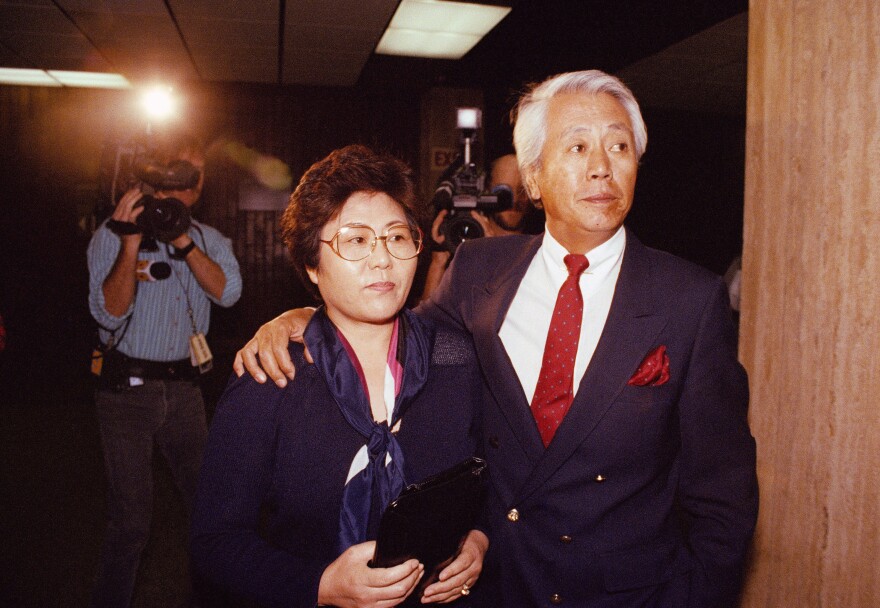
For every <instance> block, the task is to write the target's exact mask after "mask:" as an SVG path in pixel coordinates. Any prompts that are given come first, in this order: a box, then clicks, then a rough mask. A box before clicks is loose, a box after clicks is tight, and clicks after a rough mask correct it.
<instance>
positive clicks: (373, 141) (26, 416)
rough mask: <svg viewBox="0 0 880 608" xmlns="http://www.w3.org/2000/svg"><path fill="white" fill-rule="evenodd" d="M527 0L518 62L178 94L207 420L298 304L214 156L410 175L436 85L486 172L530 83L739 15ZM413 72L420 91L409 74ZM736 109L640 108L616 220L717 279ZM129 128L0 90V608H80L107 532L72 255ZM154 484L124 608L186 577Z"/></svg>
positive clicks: (170, 504) (169, 493) (261, 220)
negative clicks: (631, 168)
mask: <svg viewBox="0 0 880 608" xmlns="http://www.w3.org/2000/svg"><path fill="white" fill-rule="evenodd" d="M527 4H528V6H530V7H531V8H529V11H531V13H530V19H531V21H532V26H533V27H530V28H528V29H522V28H523V26H522V25H519V24H520V23H521V22H516V23H508V24H506V22H503V23H502V26H501V27H500V31H499V32H498V33H496V34H495V35H497V36H504V37H508V38H509V39H518V40H519V41H520V44H518V45H517V53H518V54H517V57H518V60H514V59H511V58H505V57H504V55H503V53H502V54H500V55H499V52H500V51H497V50H491V51H490V50H483V51H481V50H480V47H478V48H477V49H476V50H475V53H474V54H473V55H472V56H470V59H469V61H467V62H465V63H463V64H461V66H458V67H456V68H453V67H450V65H449V64H448V63H441V64H428V63H427V62H422V61H417V60H391V59H389V58H381V57H373V58H372V59H371V60H370V61H369V62H368V65H367V67H366V68H365V71H364V74H363V76H362V78H361V82H360V84H359V85H358V86H357V87H353V88H346V89H334V88H306V87H292V86H287V87H280V86H279V87H275V86H267V85H235V84H212V83H198V84H191V85H188V86H187V87H184V88H183V90H182V95H183V96H184V97H185V98H186V99H187V100H188V101H187V115H186V118H185V126H186V127H187V128H190V129H191V130H193V131H195V132H196V133H198V134H199V135H201V136H202V137H203V138H204V139H205V140H206V141H207V142H208V143H209V144H210V143H213V144H214V147H212V148H211V150H212V153H211V154H210V155H209V162H208V168H207V181H206V187H205V191H204V194H203V199H202V202H201V203H200V205H199V208H198V210H197V212H196V216H197V217H198V218H199V219H202V220H203V221H206V222H207V223H209V224H211V225H213V226H215V227H217V228H218V229H220V230H221V231H222V232H223V233H224V234H226V235H227V236H229V237H231V238H232V239H233V241H234V243H235V246H236V252H237V254H238V256H239V260H240V262H241V265H242V274H243V277H244V281H245V283H244V292H243V296H242V299H241V301H240V302H239V303H238V304H236V305H235V306H234V307H232V308H231V309H217V308H215V309H214V311H213V313H212V314H213V317H212V328H211V332H210V334H209V341H210V343H211V347H212V350H213V351H214V354H215V370H214V371H213V372H211V373H210V374H209V375H208V376H207V377H206V378H205V382H204V390H205V395H206V403H207V405H208V410H209V416H210V413H211V412H212V411H213V407H214V405H215V403H216V399H217V397H218V396H219V394H220V392H221V391H222V388H223V386H224V384H225V381H226V378H227V375H228V372H229V370H230V369H231V360H232V356H233V354H234V352H235V350H236V349H237V348H238V347H239V346H240V345H241V344H243V342H244V341H245V340H246V339H247V338H248V337H249V336H250V335H251V334H252V333H253V332H254V331H255V329H256V328H257V327H258V326H259V325H260V324H261V323H263V322H265V321H266V320H268V319H269V318H271V317H272V316H274V315H275V314H277V313H278V312H280V311H282V310H285V309H287V308H289V307H292V306H297V305H302V304H306V303H309V302H310V299H309V297H308V296H307V295H306V294H305V292H304V291H303V289H302V286H301V285H299V284H298V283H297V281H296V279H295V278H294V277H293V273H292V271H291V270H290V269H289V268H288V267H287V266H286V265H285V264H284V260H283V259H280V258H279V257H278V247H279V243H278V240H277V233H276V232H275V225H276V221H277V215H276V214H273V213H268V214H264V215H262V216H259V217H256V216H253V215H247V214H245V213H244V212H241V211H239V210H237V208H236V201H237V185H238V183H239V182H240V181H241V180H242V179H244V177H245V175H244V172H243V171H242V170H241V169H240V168H238V167H236V166H235V165H233V164H232V163H230V162H229V161H228V159H226V158H225V157H224V156H223V155H222V154H219V153H217V150H218V149H219V147H221V146H222V143H223V142H228V141H235V142H239V143H243V144H245V145H247V146H249V147H252V148H254V149H256V150H259V151H260V152H262V153H265V154H269V155H272V156H275V157H277V158H279V159H281V160H283V161H284V162H285V163H286V164H287V165H288V166H289V167H290V170H291V174H292V176H293V177H294V183H295V181H296V180H298V179H299V177H300V176H301V174H302V172H303V171H304V170H305V169H306V168H307V167H308V166H309V165H310V164H311V163H312V162H314V161H315V160H318V159H319V158H321V157H323V156H324V155H325V154H326V153H328V152H329V151H330V150H332V149H334V148H337V147H339V146H342V145H346V144H349V143H355V142H360V143H365V144H368V145H371V146H374V147H378V148H382V149H385V150H389V151H391V152H393V153H395V154H397V155H399V156H400V157H402V158H404V159H405V160H407V161H408V162H409V163H410V164H411V165H413V166H414V167H418V166H419V150H420V143H421V132H420V130H421V122H420V107H419V99H421V97H422V96H423V95H424V94H425V93H426V91H428V89H429V88H430V87H432V86H446V85H450V86H468V87H474V88H479V89H480V90H481V91H482V92H483V95H484V99H485V100H486V107H485V117H484V125H485V141H484V142H483V143H482V145H483V147H484V149H483V150H482V152H483V153H484V156H485V157H486V158H493V157H495V156H497V155H500V154H503V153H506V152H508V151H511V145H510V132H509V127H508V125H507V118H506V117H507V112H508V111H509V108H510V104H511V102H512V100H513V99H515V97H516V93H517V92H518V91H519V90H521V89H522V87H523V86H524V84H525V83H527V82H529V81H534V80H540V79H542V78H543V77H545V76H546V75H548V74H552V73H555V72H558V71H562V70H567V69H582V68H583V67H598V68H601V69H605V70H608V71H614V70H615V69H618V68H621V67H623V66H626V65H628V64H630V63H632V62H634V61H636V60H638V59H639V58H641V57H643V56H645V55H646V54H649V53H651V52H655V51H657V50H659V49H662V48H663V47H665V46H666V45H668V44H670V43H671V42H674V41H675V40H677V39H678V38H680V37H681V36H682V35H683V34H682V27H683V25H686V26H687V28H685V29H687V32H692V31H698V30H699V29H701V28H703V27H707V26H709V25H711V24H712V23H715V22H716V21H718V20H719V19H721V18H724V17H726V16H730V15H732V14H735V13H736V12H737V11H738V10H739V11H741V10H745V8H747V7H744V6H743V5H744V4H745V3H744V2H732V3H689V2H680V3H674V6H673V8H672V9H671V10H661V9H660V8H658V7H659V6H661V5H664V3H649V2H642V3H639V2H634V3H633V2H629V3H624V4H625V5H626V6H628V7H629V8H632V9H633V10H635V9H638V10H639V11H640V12H638V15H639V18H638V19H636V18H635V17H634V15H635V14H636V13H635V12H632V13H631V12H629V11H620V10H616V9H614V8H613V6H614V3H607V6H606V5H605V4H603V3H594V4H593V7H594V9H595V11H594V13H593V16H594V17H595V18H596V19H597V20H601V19H605V20H606V21H608V22H609V23H611V24H612V25H614V31H620V30H621V28H625V27H626V26H627V25H632V26H633V28H634V29H633V30H632V31H631V32H630V33H631V34H633V35H632V36H631V37H628V38H626V39H624V40H621V39H619V38H613V37H612V36H611V35H610V34H609V36H608V37H607V39H606V38H601V37H599V38H597V37H592V38H584V39H578V40H572V39H570V37H569V38H567V37H566V36H564V35H562V34H561V33H558V32H556V31H555V29H556V27H557V25H556V24H557V23H559V20H560V19H564V16H563V15H561V14H557V13H556V12H555V11H557V10H558V7H559V6H560V3H558V2H548V3H546V4H545V5H544V10H543V11H538V10H537V9H536V8H534V5H535V4H537V3H527ZM630 5H633V6H630ZM722 5H724V6H723V8H721V9H718V8H715V9H712V8H707V7H711V6H715V7H721V6H722ZM682 21H686V22H687V23H684V24H682ZM537 31H540V32H542V34H541V35H536V32H537ZM609 31H611V30H610V29H609ZM685 33H686V32H685ZM635 41H638V44H636V42H635ZM566 45H567V46H566ZM563 47H566V52H563ZM570 47H574V48H570ZM493 48H496V47H493ZM576 56H579V57H580V58H579V59H576V58H575V57H576ZM583 57H589V58H590V61H589V66H585V65H584V62H583V59H582V58H583ZM523 58H530V59H527V60H524V59H523ZM415 73H418V74H419V77H418V78H413V77H409V76H408V75H409V74H415ZM741 110H742V111H741V112H739V113H733V114H731V113H729V112H725V113H714V112H694V111H686V110H676V109H670V108H659V107H651V106H649V105H648V106H645V107H643V114H644V117H645V120H646V123H647V125H648V132H649V145H648V150H647V153H646V154H645V156H644V157H643V159H642V167H641V169H640V173H639V181H638V185H637V188H636V198H635V204H634V207H633V210H632V212H631V214H630V217H629V219H628V222H627V223H628V225H629V226H630V227H631V228H632V229H633V230H634V231H635V233H636V234H637V235H638V236H639V237H640V238H641V239H642V240H643V241H644V242H645V243H646V244H648V245H651V246H654V247H658V248H660V249H664V250H667V251H670V252H672V253H675V254H678V255H680V256H682V257H685V258H688V259H690V260H693V261H694V262H696V263H698V264H701V265H703V266H705V267H707V268H709V269H710V270H712V271H714V272H716V273H719V274H721V273H723V272H724V271H725V269H726V268H727V266H728V265H729V264H730V262H731V261H732V260H733V259H734V258H735V257H736V256H737V255H739V252H740V248H741V238H742V197H743V166H744V148H745V142H744V126H745V118H744V115H745V108H744V107H743V108H742V109H741ZM142 128H143V125H142V124H141V123H140V119H139V118H137V117H136V114H135V111H134V110H133V108H131V107H130V106H129V104H128V98H127V97H126V94H125V93H122V92H116V91H93V90H84V89H43V88H25V87H9V86H5V87H4V86H0V314H2V316H3V319H4V321H5V326H6V330H7V333H8V338H7V341H8V343H7V347H6V349H5V350H3V351H2V352H0V606H84V605H86V603H87V598H88V592H89V588H90V585H91V580H92V577H93V576H94V573H95V569H96V567H97V559H98V551H99V548H100V539H101V534H102V533H103V526H104V521H105V520H104V511H103V510H104V479H103V465H102V457H101V448H100V439H99V436H98V431H97V426H96V423H95V421H94V417H93V412H92V397H91V392H92V389H93V387H92V380H91V377H90V376H89V374H88V372H87V369H88V363H89V356H90V352H91V346H92V341H93V338H94V324H93V322H92V320H91V317H90V315H89V312H88V306H87V292H88V273H87V269H86V261H85V251H86V246H87V244H88V240H89V238H90V235H91V227H92V226H91V221H92V218H93V217H94V214H95V213H96V212H100V208H101V205H102V201H103V199H102V196H103V194H102V188H101V171H102V168H104V167H106V159H104V156H105V155H106V154H107V150H108V149H112V148H113V146H114V145H115V144H116V143H117V142H119V141H122V140H124V139H125V138H126V137H129V136H130V134H131V133H132V132H135V131H137V130H139V129H142ZM254 243H257V244H261V243H268V244H269V246H267V247H265V248H262V247H256V248H255V247H254ZM416 289H418V287H416ZM156 474H157V491H156V496H157V500H156V502H155V505H154V526H153V538H152V541H151V544H150V545H149V546H148V549H147V553H146V555H145V557H144V562H143V566H142V573H141V577H140V579H139V587H138V589H137V590H136V594H137V600H136V605H138V606H164V605H168V602H169V601H170V598H171V597H173V596H174V592H175V590H176V589H178V588H180V586H181V585H182V584H183V582H182V581H183V580H185V576H186V572H187V565H186V554H185V550H184V530H185V520H184V517H183V513H182V512H181V508H180V506H179V504H178V501H176V500H174V489H173V485H172V483H171V481H170V477H169V474H168V472H167V470H166V469H165V467H164V464H163V463H161V462H158V461H157V463H156Z"/></svg>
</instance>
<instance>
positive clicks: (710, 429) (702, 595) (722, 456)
mask: <svg viewBox="0 0 880 608" xmlns="http://www.w3.org/2000/svg"><path fill="white" fill-rule="evenodd" d="M735 342H736V340H735V330H734V327H733V323H732V321H731V317H730V312H729V310H728V298H727V294H726V291H725V288H724V285H723V283H722V282H721V280H720V279H719V280H718V281H717V282H716V284H715V289H714V292H713V293H711V295H710V297H709V298H708V300H707V304H706V306H705V308H704V310H703V312H702V315H701V317H700V321H699V327H698V329H697V334H696V339H695V342H694V348H693V352H692V356H691V360H690V364H689V368H688V370H687V377H686V380H685V383H684V386H683V389H682V393H681V396H680V399H679V404H678V405H679V408H678V409H679V416H680V429H681V441H682V445H681V469H680V481H679V486H678V496H677V499H678V504H679V506H680V507H681V509H682V511H683V512H684V518H685V522H686V525H687V530H688V542H689V545H690V549H691V551H692V553H693V555H694V557H695V558H696V561H697V564H696V565H697V568H696V570H695V572H694V576H693V577H692V588H691V594H690V596H691V605H692V606H693V607H694V608H698V607H707V606H712V607H713V608H716V607H723V606H735V605H736V601H737V597H738V593H739V589H740V585H741V582H742V577H743V570H744V564H745V560H746V555H747V552H748V547H749V543H750V541H751V538H752V534H753V532H754V528H755V522H756V519H757V513H758V482H757V477H756V471H755V441H754V439H753V437H752V435H751V432H750V431H749V426H748V400H749V395H748V381H747V378H746V373H745V370H744V369H743V367H742V366H741V365H740V363H739V362H738V361H737V359H736V346H735Z"/></svg>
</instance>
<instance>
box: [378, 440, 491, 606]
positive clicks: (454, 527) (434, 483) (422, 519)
mask: <svg viewBox="0 0 880 608" xmlns="http://www.w3.org/2000/svg"><path fill="white" fill-rule="evenodd" d="M485 472H486V461H485V460H483V459H481V458H477V457H471V458H468V459H467V460H465V461H463V462H460V463H459V464H457V465H455V466H453V467H451V468H449V469H447V470H445V471H443V472H441V473H438V474H436V475H433V476H431V477H428V478H427V479H425V480H424V481H422V482H419V483H416V484H411V485H408V486H407V487H406V488H405V489H404V490H403V491H402V492H401V493H400V496H398V497H397V499H396V500H394V501H392V502H391V504H389V505H388V507H387V508H386V509H385V512H384V513H383V514H382V519H381V520H380V521H379V531H378V536H377V538H376V552H375V554H374V556H373V559H372V561H371V562H370V565H371V566H373V567H375V568H390V567H391V566H396V565H398V564H402V563H403V562H405V561H406V560H408V559H411V558H416V559H418V560H419V561H420V562H421V563H422V564H424V566H425V574H424V576H423V577H422V580H421V581H420V582H419V585H418V587H417V588H416V590H415V591H414V592H413V593H412V595H411V596H410V597H411V598H421V596H422V592H423V590H424V588H425V587H427V586H428V585H430V584H431V583H433V582H435V581H436V580H437V577H438V576H439V575H440V572H441V571H442V570H443V568H445V567H446V566H447V565H448V564H450V563H451V562H452V561H453V560H454V559H455V557H456V556H457V555H458V552H459V550H460V549H461V545H462V542H463V541H464V539H465V537H466V536H467V534H468V532H469V531H470V530H472V529H473V528H474V525H475V524H476V522H477V518H478V517H479V515H480V511H481V509H482V507H483V499H484V494H485V490H484V477H485Z"/></svg>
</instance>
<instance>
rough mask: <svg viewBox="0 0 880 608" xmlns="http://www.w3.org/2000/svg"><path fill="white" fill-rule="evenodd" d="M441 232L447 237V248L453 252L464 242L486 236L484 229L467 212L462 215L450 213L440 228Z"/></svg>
mask: <svg viewBox="0 0 880 608" xmlns="http://www.w3.org/2000/svg"><path fill="white" fill-rule="evenodd" d="M440 231H441V232H442V233H443V236H445V237H446V246H447V247H448V248H449V249H450V250H451V251H455V249H456V248H457V247H458V246H459V245H461V244H462V243H463V242H464V241H469V240H471V239H478V238H480V237H482V236H483V235H484V233H483V227H482V226H480V224H479V223H478V222H477V220H475V219H474V218H472V217H471V215H470V213H467V212H465V213H463V214H461V215H459V214H455V215H452V214H451V213H450V215H449V216H447V218H446V220H445V221H444V222H443V224H442V225H441V226H440Z"/></svg>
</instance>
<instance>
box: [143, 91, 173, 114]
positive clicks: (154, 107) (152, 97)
mask: <svg viewBox="0 0 880 608" xmlns="http://www.w3.org/2000/svg"><path fill="white" fill-rule="evenodd" d="M141 103H142V104H143V107H144V110H145V111H146V112H147V115H149V116H150V117H151V118H155V119H159V120H161V119H164V118H167V117H169V116H170V115H171V114H173V113H174V110H175V105H176V104H175V102H174V98H173V96H172V95H171V87H163V86H156V87H153V88H151V89H148V90H146V91H144V94H143V96H142V97H141Z"/></svg>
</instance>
